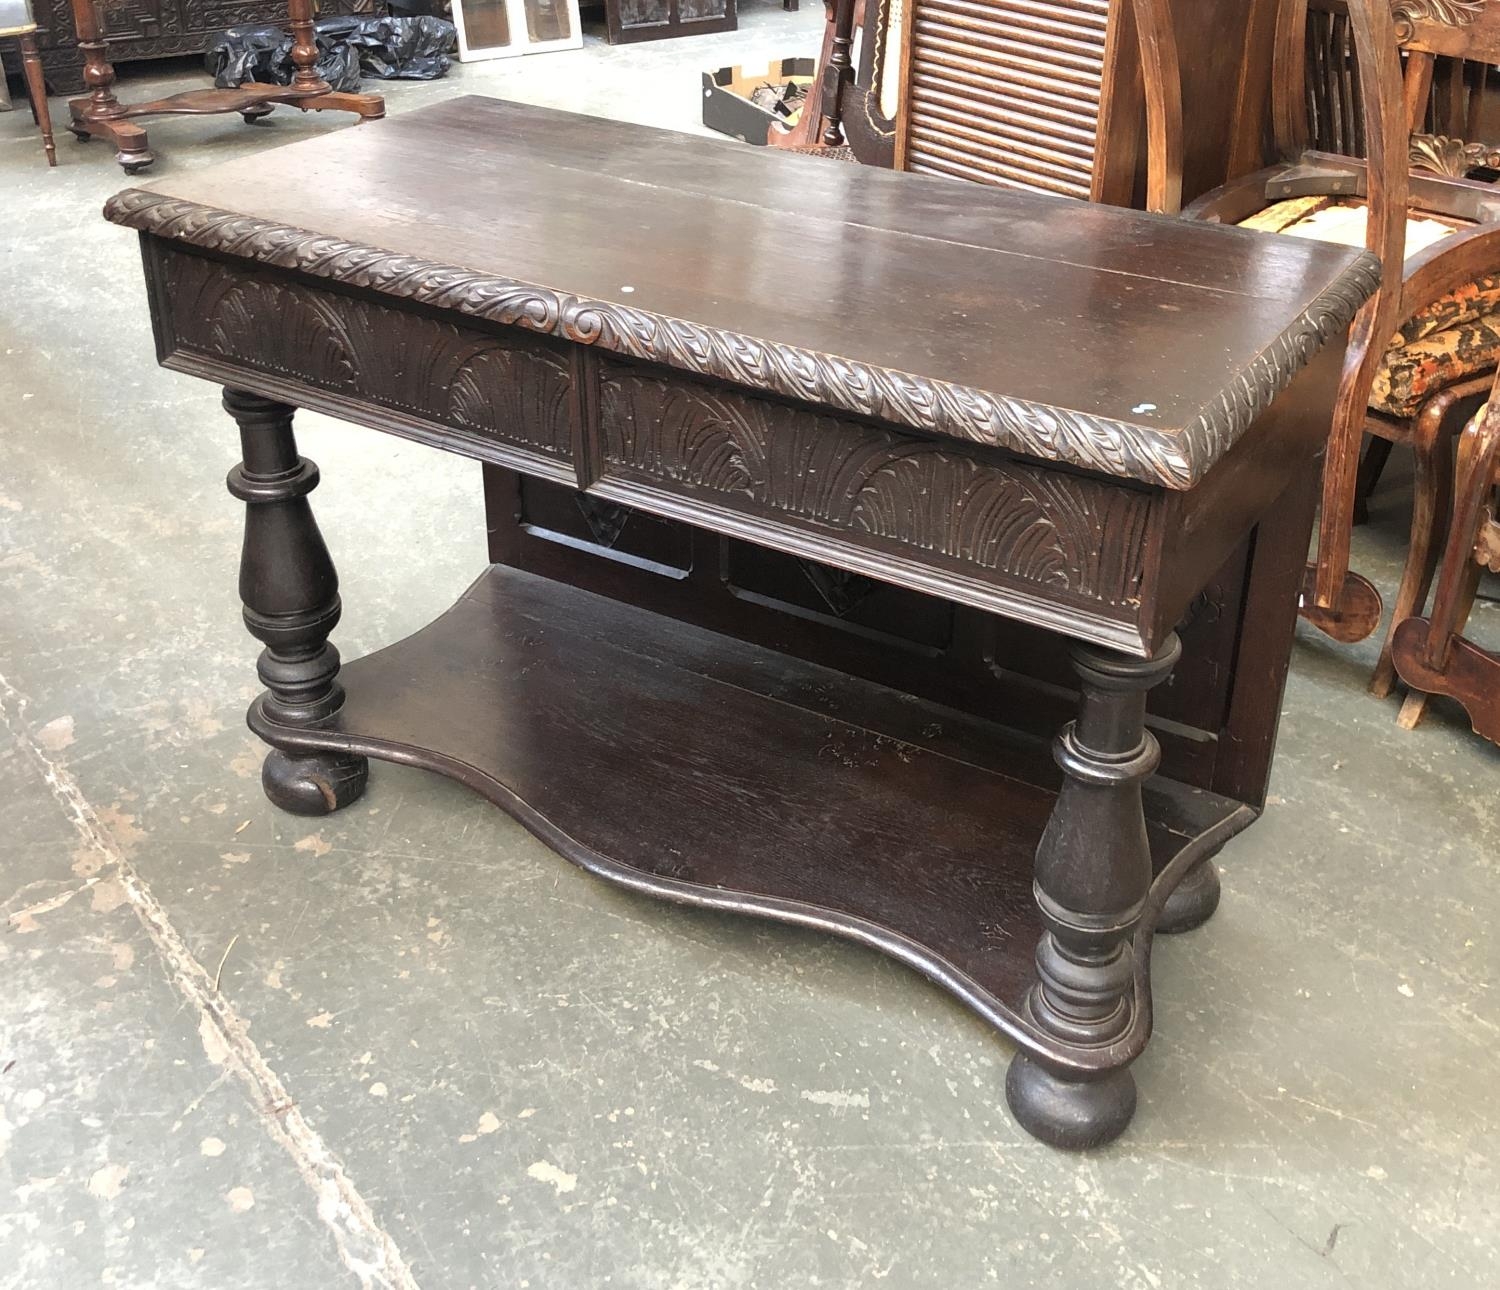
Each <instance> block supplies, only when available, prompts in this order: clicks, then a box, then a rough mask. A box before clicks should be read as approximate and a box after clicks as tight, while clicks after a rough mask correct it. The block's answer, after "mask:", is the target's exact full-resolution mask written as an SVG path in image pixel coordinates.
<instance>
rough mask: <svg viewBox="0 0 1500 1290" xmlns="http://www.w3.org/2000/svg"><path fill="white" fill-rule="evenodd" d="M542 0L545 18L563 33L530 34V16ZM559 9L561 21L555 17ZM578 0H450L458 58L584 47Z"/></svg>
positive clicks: (472, 60) (469, 59)
mask: <svg viewBox="0 0 1500 1290" xmlns="http://www.w3.org/2000/svg"><path fill="white" fill-rule="evenodd" d="M543 2H545V6H546V8H547V9H548V10H549V11H551V17H550V18H549V19H548V21H549V22H552V23H553V24H554V25H560V26H561V28H562V30H563V32H564V34H563V35H560V36H559V35H549V34H546V31H547V30H548V29H543V32H542V34H539V35H533V34H532V21H531V20H532V19H533V18H536V19H537V20H538V22H540V21H541V18H542V15H540V14H539V13H537V12H536V10H537V8H538V7H539V5H541V4H542V3H543ZM559 11H560V13H561V16H562V18H563V22H562V23H561V24H556V22H555V19H556V15H557V13H558V12H559ZM580 24H581V20H580V18H579V14H578V0H453V25H454V26H455V27H456V28H457V29H458V58H459V61H460V62H463V63H475V62H483V61H485V60H488V59H492V58H518V57H520V56H521V55H522V54H546V53H551V52H552V51H553V50H558V49H581V48H583V27H582V26H581V25H580Z"/></svg>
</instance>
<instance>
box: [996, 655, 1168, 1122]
mask: <svg viewBox="0 0 1500 1290" xmlns="http://www.w3.org/2000/svg"><path fill="white" fill-rule="evenodd" d="M1181 652H1182V647H1181V645H1180V644H1179V642H1178V640H1177V637H1176V636H1172V637H1171V638H1170V639H1169V640H1168V642H1167V644H1166V645H1165V646H1164V647H1163V648H1162V650H1161V652H1160V653H1158V654H1157V656H1156V657H1155V658H1152V659H1138V658H1129V657H1127V656H1125V655H1122V654H1116V653H1112V652H1110V651H1107V650H1100V649H1095V648H1092V647H1089V646H1079V647H1077V648H1076V649H1075V650H1074V653H1073V666H1074V669H1075V670H1076V671H1077V672H1078V674H1079V676H1080V678H1081V679H1082V697H1081V699H1080V702H1079V709H1078V719H1077V720H1076V721H1074V722H1072V723H1070V724H1069V725H1067V726H1065V727H1064V728H1063V730H1062V733H1061V734H1059V735H1058V737H1057V740H1056V743H1055V744H1054V746H1053V755H1054V756H1055V757H1056V759H1057V762H1058V765H1060V766H1061V767H1062V770H1063V776H1064V779H1063V787H1062V792H1061V793H1060V795H1059V796H1058V799H1057V802H1056V804H1055V805H1054V807H1053V809H1052V816H1051V818H1050V819H1049V820H1048V821H1047V828H1046V831H1045V832H1044V833H1043V835H1042V841H1041V844H1040V845H1039V846H1038V847H1037V853H1036V882H1035V890H1036V899H1037V904H1038V905H1039V906H1040V908H1041V914H1042V925H1043V928H1044V929H1045V930H1044V931H1043V932H1042V939H1041V942H1040V943H1039V944H1038V946H1037V952H1036V966H1037V978H1038V979H1037V983H1036V984H1035V985H1034V986H1032V989H1031V994H1030V995H1029V996H1028V998H1027V1008H1028V1011H1029V1012H1030V1015H1031V1019H1032V1020H1033V1021H1034V1022H1035V1023H1036V1024H1037V1026H1039V1027H1040V1028H1041V1029H1042V1030H1044V1031H1046V1032H1047V1033H1048V1034H1049V1035H1051V1036H1052V1037H1053V1038H1055V1039H1057V1040H1060V1041H1062V1042H1063V1043H1065V1044H1068V1045H1071V1046H1074V1047H1077V1048H1079V1049H1081V1050H1084V1051H1086V1050H1087V1049H1089V1048H1098V1047H1100V1046H1102V1045H1106V1044H1109V1043H1110V1042H1112V1041H1113V1040H1115V1039H1118V1038H1120V1037H1121V1036H1122V1035H1124V1034H1125V1032H1126V1031H1127V1030H1128V1029H1129V1027H1130V1023H1131V1017H1132V1000H1133V991H1134V973H1135V960H1134V953H1133V948H1132V943H1131V938H1132V936H1133V934H1134V932H1135V927H1136V923H1137V922H1138V920H1139V919H1140V916H1141V912H1142V910H1143V908H1144V907H1145V903H1146V896H1147V893H1148V892H1149V890H1150V887H1151V850H1150V846H1149V844H1148V842H1147V839H1146V817H1145V814H1144V812H1143V811H1142V809H1141V784H1142V782H1143V781H1144V780H1145V779H1146V778H1147V776H1149V775H1150V774H1151V772H1152V771H1153V770H1155V769H1156V765H1157V763H1158V761H1160V759H1161V751H1160V749H1159V748H1158V747H1157V743H1156V738H1155V736H1153V735H1152V734H1151V733H1150V732H1149V731H1148V730H1147V729H1146V726H1145V717H1146V691H1147V690H1149V689H1150V688H1151V687H1152V686H1154V685H1156V684H1158V683H1159V682H1161V681H1163V680H1165V679H1166V677H1167V675H1168V674H1169V673H1170V672H1171V670H1172V667H1173V665H1174V664H1175V663H1176V662H1177V658H1178V655H1179V654H1180V653H1181ZM1005 1094H1006V1100H1007V1101H1008V1102H1009V1103H1010V1108H1011V1111H1012V1112H1013V1113H1014V1114H1015V1117H1016V1119H1017V1121H1018V1122H1019V1123H1020V1124H1021V1127H1022V1128H1024V1129H1025V1130H1026V1131H1027V1132H1028V1133H1030V1134H1032V1135H1033V1136H1034V1137H1037V1138H1040V1139H1041V1140H1042V1141H1043V1142H1047V1143H1051V1144H1052V1145H1053V1146H1058V1147H1071V1148H1078V1149H1082V1148H1086V1147H1095V1146H1100V1145H1102V1144H1103V1143H1106V1142H1109V1141H1110V1140H1111V1139H1113V1138H1116V1137H1118V1136H1119V1135H1120V1134H1121V1133H1122V1132H1124V1130H1125V1126H1126V1125H1128V1124H1129V1123H1130V1118H1131V1116H1132V1115H1134V1114H1135V1079H1134V1077H1133V1076H1132V1075H1131V1073H1130V1071H1129V1070H1128V1069H1127V1068H1125V1067H1123V1066H1121V1067H1115V1068H1112V1069H1111V1068H1105V1069H1100V1070H1096V1071H1092V1072H1090V1073H1088V1074H1086V1075H1085V1074H1080V1073H1077V1072H1068V1073H1066V1074H1065V1073H1063V1072H1062V1071H1060V1070H1054V1069H1052V1068H1050V1067H1049V1066H1048V1065H1046V1064H1044V1063H1043V1061H1042V1060H1041V1059H1039V1058H1036V1057H1033V1056H1031V1055H1030V1054H1028V1053H1025V1052H1021V1053H1017V1054H1016V1056H1015V1058H1014V1059H1013V1060H1012V1061H1011V1065H1010V1071H1009V1073H1008V1075H1007V1077H1006V1081H1005Z"/></svg>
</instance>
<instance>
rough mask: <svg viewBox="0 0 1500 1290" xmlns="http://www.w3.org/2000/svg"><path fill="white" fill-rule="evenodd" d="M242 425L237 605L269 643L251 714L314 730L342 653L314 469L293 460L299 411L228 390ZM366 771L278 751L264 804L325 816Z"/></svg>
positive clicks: (332, 709)
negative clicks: (311, 498) (314, 496)
mask: <svg viewBox="0 0 1500 1290" xmlns="http://www.w3.org/2000/svg"><path fill="white" fill-rule="evenodd" d="M224 407H225V410H226V411H228V413H229V415H230V416H232V417H233V418H234V419H235V421H236V422H237V423H238V425H239V428H240V443H241V445H242V449H243V454H244V459H243V461H242V462H241V463H240V464H239V465H238V466H236V467H235V468H234V469H233V470H232V471H230V472H229V480H228V483H229V491H230V492H231V493H232V494H234V496H235V497H237V498H239V499H240V500H241V501H242V502H244V503H245V545H244V549H243V552H242V554H241V557H240V599H241V600H242V601H244V605H245V626H246V627H248V628H249V629H250V634H251V635H252V636H254V637H255V638H256V639H257V640H259V641H261V642H262V643H263V644H264V645H265V649H264V650H262V651H261V655H260V659H259V662H258V663H257V665H256V671H257V672H258V673H259V675H260V679H261V680H262V681H263V682H264V683H265V686H266V693H265V694H263V695H261V697H260V698H258V699H257V700H256V701H255V703H254V705H252V707H251V710H250V723H251V727H252V728H253V729H256V730H257V732H258V733H261V734H262V735H263V736H264V731H263V729H262V728H261V723H260V722H259V720H258V718H260V717H262V716H264V717H265V718H267V719H269V720H270V721H273V722H275V723H277V724H279V725H283V726H288V725H289V726H295V727H300V728H304V729H306V728H312V727H317V726H318V725H320V724H322V723H323V722H325V721H327V720H328V718H329V717H331V716H333V714H334V713H336V712H337V711H338V710H339V708H340V707H341V706H342V704H343V701H344V690H343V687H342V686H341V685H340V684H339V682H338V672H339V652H338V650H337V649H335V648H334V646H333V645H332V644H331V643H330V642H329V640H328V636H329V633H330V632H332V631H333V629H334V627H335V626H336V625H337V623H338V620H339V613H340V605H339V582H338V574H337V573H336V572H335V570H334V567H333V560H332V559H331V558H330V556H329V554H328V547H327V546H326V545H325V544H324V542H323V535H322V534H321V533H320V532H319V531H318V522H317V520H316V519H314V518H313V513H312V507H311V506H310V505H309V503H308V500H307V495H308V494H309V493H311V492H312V490H313V489H314V488H316V487H317V484H318V468H317V466H316V465H315V464H314V463H313V462H310V461H308V460H307V459H306V458H305V457H300V456H298V455H297V443H296V440H295V438H294V437H293V434H292V412H293V409H292V408H290V407H289V406H287V405H286V404H284V403H276V402H273V401H272V400H270V399H263V398H260V397H259V396H258V395H254V394H247V393H244V392H242V391H239V390H233V389H226V390H225V391H224ZM368 769H369V763H368V762H367V761H366V760H365V759H364V758H363V757H360V756H356V755H354V754H352V753H338V752H320V753H312V754H308V753H306V752H301V753H296V754H290V753H288V752H286V751H283V750H282V749H280V748H275V747H273V748H272V750H271V752H270V753H269V754H268V755H267V756H266V760H265V765H264V767H263V769H262V771H261V783H262V785H263V786H264V788H265V790H266V796H267V797H268V798H270V799H271V801H272V802H273V803H274V804H275V805H277V806H279V807H281V808H282V809H283V810H287V811H292V812H294V813H296V814H298V815H327V814H329V813H330V812H332V811H336V810H338V809H339V808H340V807H342V806H348V805H349V803H350V802H353V801H355V800H356V799H357V798H358V797H359V795H360V794H361V793H363V792H364V789H365V777H366V775H367V773H368Z"/></svg>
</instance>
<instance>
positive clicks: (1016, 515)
mask: <svg viewBox="0 0 1500 1290" xmlns="http://www.w3.org/2000/svg"><path fill="white" fill-rule="evenodd" d="M142 245H143V250H144V255H145V260H146V268H147V278H148V283H149V287H150V290H151V294H152V303H153V310H152V312H153V317H154V319H155V325H156V332H157V349H158V357H159V359H160V361H161V362H162V364H163V365H164V366H166V367H169V368H172V369H174V370H177V371H182V372H187V373H190V374H192V375H195V376H199V377H203V378H205V379H208V380H212V381H215V382H218V383H220V384H224V385H228V386H233V387H236V388H241V389H245V390H249V391H252V392H254V393H257V394H260V395H262V396H264V397H267V398H274V399H278V400H281V401H283V402H286V403H289V404H292V405H294V406H299V407H306V408H309V409H312V410H315V411H318V412H323V413H327V414H329V415H332V416H336V417H338V418H340V419H343V420H347V421H351V422H354V423H357V424H360V425H364V426H368V427H371V428H373V429H376V430H380V431H384V432H387V433H391V434H396V435H400V436H402V437H405V438H408V439H413V440H417V441H419V442H423V443H428V444H431V445H433V446H436V447H438V448H441V449H443V450H445V451H449V452H453V453H457V454H460V455H463V456H468V457H473V458H477V459H479V460H481V461H486V462H491V463H494V464H497V465H502V466H505V467H508V468H510V469H514V470H517V471H521V472H523V473H525V474H529V475H534V476H537V477H540V478H543V479H548V480H551V481H554V482H557V483H563V484H568V485H571V486H573V487H575V488H579V489H580V490H582V491H584V492H587V493H590V494H592V495H595V496H598V497H600V498H605V499H608V500H610V501H614V502H619V503H623V504H625V505H628V506H632V507H636V508H638V509H640V510H642V511H645V512H648V513H651V514H654V515H658V516H661V517H663V518H667V519H676V520H682V521H686V522H688V523H691V524H694V525H697V526H699V527H701V528H704V529H707V530H710V531H713V532H716V533H720V534H723V535H726V536H730V537H737V538H743V539H745V540H748V541H751V542H755V543H758V544H760V545H762V546H766V547H770V548H772V549H774V550H778V551H782V552H786V553H788V554H791V555H795V556H798V557H802V558H807V559H812V560H817V561H820V562H822V563H825V564H828V565H832V566H834V567H837V568H840V569H845V570H848V571H850V572H854V573H859V574H864V575H866V576H869V577H872V578H876V579H879V580H882V581H885V582H888V583H891V584H893V585H896V586H900V587H904V588H907V589H909V590H913V591H917V592H921V593H926V594H929V595H934V596H940V597H943V598H945V599H948V600H952V601H955V602H957V603H960V604H965V605H969V606H971V607H974V608H977V609H980V610H984V611H987V612H992V613H995V614H998V615H1001V616H1003V617H1006V618H1010V619H1014V620H1017V621H1021V622H1025V623H1029V624H1032V625H1035V626H1038V627H1042V628H1045V629H1048V630H1051V631H1057V632H1061V633H1064V634H1066V635H1069V636H1072V637H1075V638H1078V639H1082V640H1088V641H1092V642H1094V643H1096V644H1099V645H1104V646H1107V647H1110V648H1114V649H1119V650H1123V651H1126V652H1128V653H1133V654H1140V653H1144V652H1148V651H1149V649H1150V640H1149V636H1150V623H1151V620H1152V614H1151V609H1150V606H1151V597H1152V591H1153V587H1154V585H1155V583H1156V580H1157V578H1158V576H1159V573H1160V569H1159V560H1160V550H1161V546H1162V532H1163V528H1164V525H1165V524H1166V523H1167V522H1168V518H1169V512H1170V510H1171V508H1172V507H1173V506H1175V505H1178V504H1180V499H1176V498H1173V497H1170V496H1167V495H1165V494H1164V492H1163V491H1162V490H1153V489H1150V488H1145V487H1141V486H1138V485H1135V484H1132V483H1127V482H1123V481H1117V480H1110V479H1105V478H1102V477H1097V476H1090V475H1084V474H1080V473H1078V472H1076V471H1072V470H1068V469H1059V468H1057V467H1054V466H1050V465H1048V464H1045V463H1040V462H1035V461H1031V460H1028V459H1019V458H1015V457H1010V456H1007V455H1006V454H1003V453H1001V452H999V451H997V450H994V449H991V448H985V447H982V446H979V445H969V444H965V443H963V442H960V441H957V440H950V439H941V440H940V439H936V438H933V437H931V436H926V435H921V434H915V433H911V432H906V431H903V430H901V429H900V428H897V427H893V426H889V425H886V424H883V423H879V422H871V421H862V420H859V419H856V418H852V417H849V416H847V415H845V414H842V413H836V412H834V411H832V410H830V409H827V408H821V407H817V406H812V405H807V404H801V403H796V402H792V401H790V400H786V399H781V398H777V397H768V396H765V395H763V394H760V393H757V392H753V391H749V390H745V389H742V388H740V387H737V386H732V385H728V384H726V383H720V382H714V381H711V380H706V379H704V378H702V377H700V376H696V375H689V374H685V373H681V372H677V371H673V370H669V369H666V368H661V367H655V366H652V365H648V364H641V363H634V362H630V361H625V360H620V359H618V358H616V357H615V356H613V355H604V354H601V353H599V352H597V351H595V350H593V349H590V348H588V347H587V346H585V345H581V344H578V343H575V342H571V341H566V340H561V339H558V338H555V337H552V336H546V335H540V334H537V333H535V332H532V331H528V330H526V329H524V328H520V327H507V326H504V325H501V324H494V323H489V322H487V321H482V320H475V319H472V318H468V317H466V316H464V315H461V314H455V313H448V312H442V311H438V310H434V309H431V308H428V307H426V306H422V305H417V304H413V303H412V302H410V301H405V300H399V299H394V298H390V297H384V296H380V295H378V294H375V293H370V292H364V291H356V290H344V289H339V288H337V287H330V285H329V284H327V283H326V282H323V281H315V280H310V279H307V278H304V277H301V276H300V275H296V274H292V273H288V272H285V271H281V270H269V269H266V268H264V267H263V266H258V265H255V264H252V263H249V262H245V261H237V260H233V259H229V258H224V257H220V256H215V255H212V254H206V253H202V252H199V251H196V250H193V249H187V248H183V247H182V246H180V245H179V244H174V243H171V242H168V241H165V240H163V239H157V238H153V237H150V236H143V238H142Z"/></svg>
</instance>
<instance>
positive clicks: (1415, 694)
mask: <svg viewBox="0 0 1500 1290" xmlns="http://www.w3.org/2000/svg"><path fill="white" fill-rule="evenodd" d="M1497 393H1500V392H1496V391H1492V392H1491V394H1490V399H1489V402H1488V403H1487V404H1486V405H1485V408H1484V409H1483V411H1482V412H1481V413H1480V414H1479V415H1477V416H1475V417H1474V419H1473V420H1472V421H1470V422H1469V424H1468V425H1467V426H1466V427H1465V428H1464V431H1463V434H1462V435H1461V436H1460V438H1459V442H1458V454H1457V456H1458V462H1457V468H1456V470H1455V472H1454V475H1455V480H1454V487H1453V522H1452V526H1451V528H1450V529H1449V531H1448V541H1447V544H1446V547H1445V549H1444V552H1443V560H1442V571H1441V573H1440V574H1439V577H1438V585H1437V591H1436V592H1435V593H1434V594H1433V598H1432V613H1431V615H1430V616H1429V617H1426V618H1423V617H1415V616H1414V617H1411V618H1408V619H1406V620H1405V621H1404V622H1402V623H1401V624H1400V626H1399V627H1398V628H1397V629H1396V635H1395V642H1394V654H1395V663H1396V669H1397V671H1398V672H1399V673H1400V675H1401V679H1402V680H1403V681H1405V682H1406V683H1407V685H1409V686H1410V687H1411V690H1410V692H1409V693H1408V694H1407V697H1406V701H1405V703H1403V704H1402V706H1401V715H1400V718H1399V720H1400V724H1401V725H1402V726H1403V727H1405V728H1406V729H1408V730H1410V729H1413V728H1414V727H1415V726H1416V725H1417V723H1418V722H1419V721H1421V719H1422V714H1423V712H1424V710H1425V709H1426V706H1427V699H1428V696H1429V695H1431V694H1445V695H1448V696H1449V697H1451V698H1453V699H1456V700H1458V702H1459V703H1461V704H1462V705H1463V707H1464V710H1465V711H1466V712H1467V713H1468V715H1469V722H1470V724H1471V725H1472V726H1473V728H1474V732H1475V733H1476V734H1479V735H1483V736H1484V737H1485V738H1486V739H1488V740H1490V741H1491V742H1492V743H1497V744H1500V654H1494V653H1491V652H1490V651H1488V650H1485V649H1481V648H1480V647H1479V646H1478V645H1476V644H1474V642H1473V641H1470V640H1468V639H1467V638H1465V637H1464V636H1463V634H1462V633H1463V630H1464V626H1465V624H1466V623H1467V622H1468V619H1469V613H1470V611H1471V610H1472V609H1473V607H1474V599H1475V594H1476V592H1477V591H1478V588H1479V577H1480V571H1481V569H1489V570H1490V571H1491V572H1492V573H1500V521H1497V519H1496V515H1497V509H1496V501H1495V498H1496V487H1497V485H1500V397H1497Z"/></svg>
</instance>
